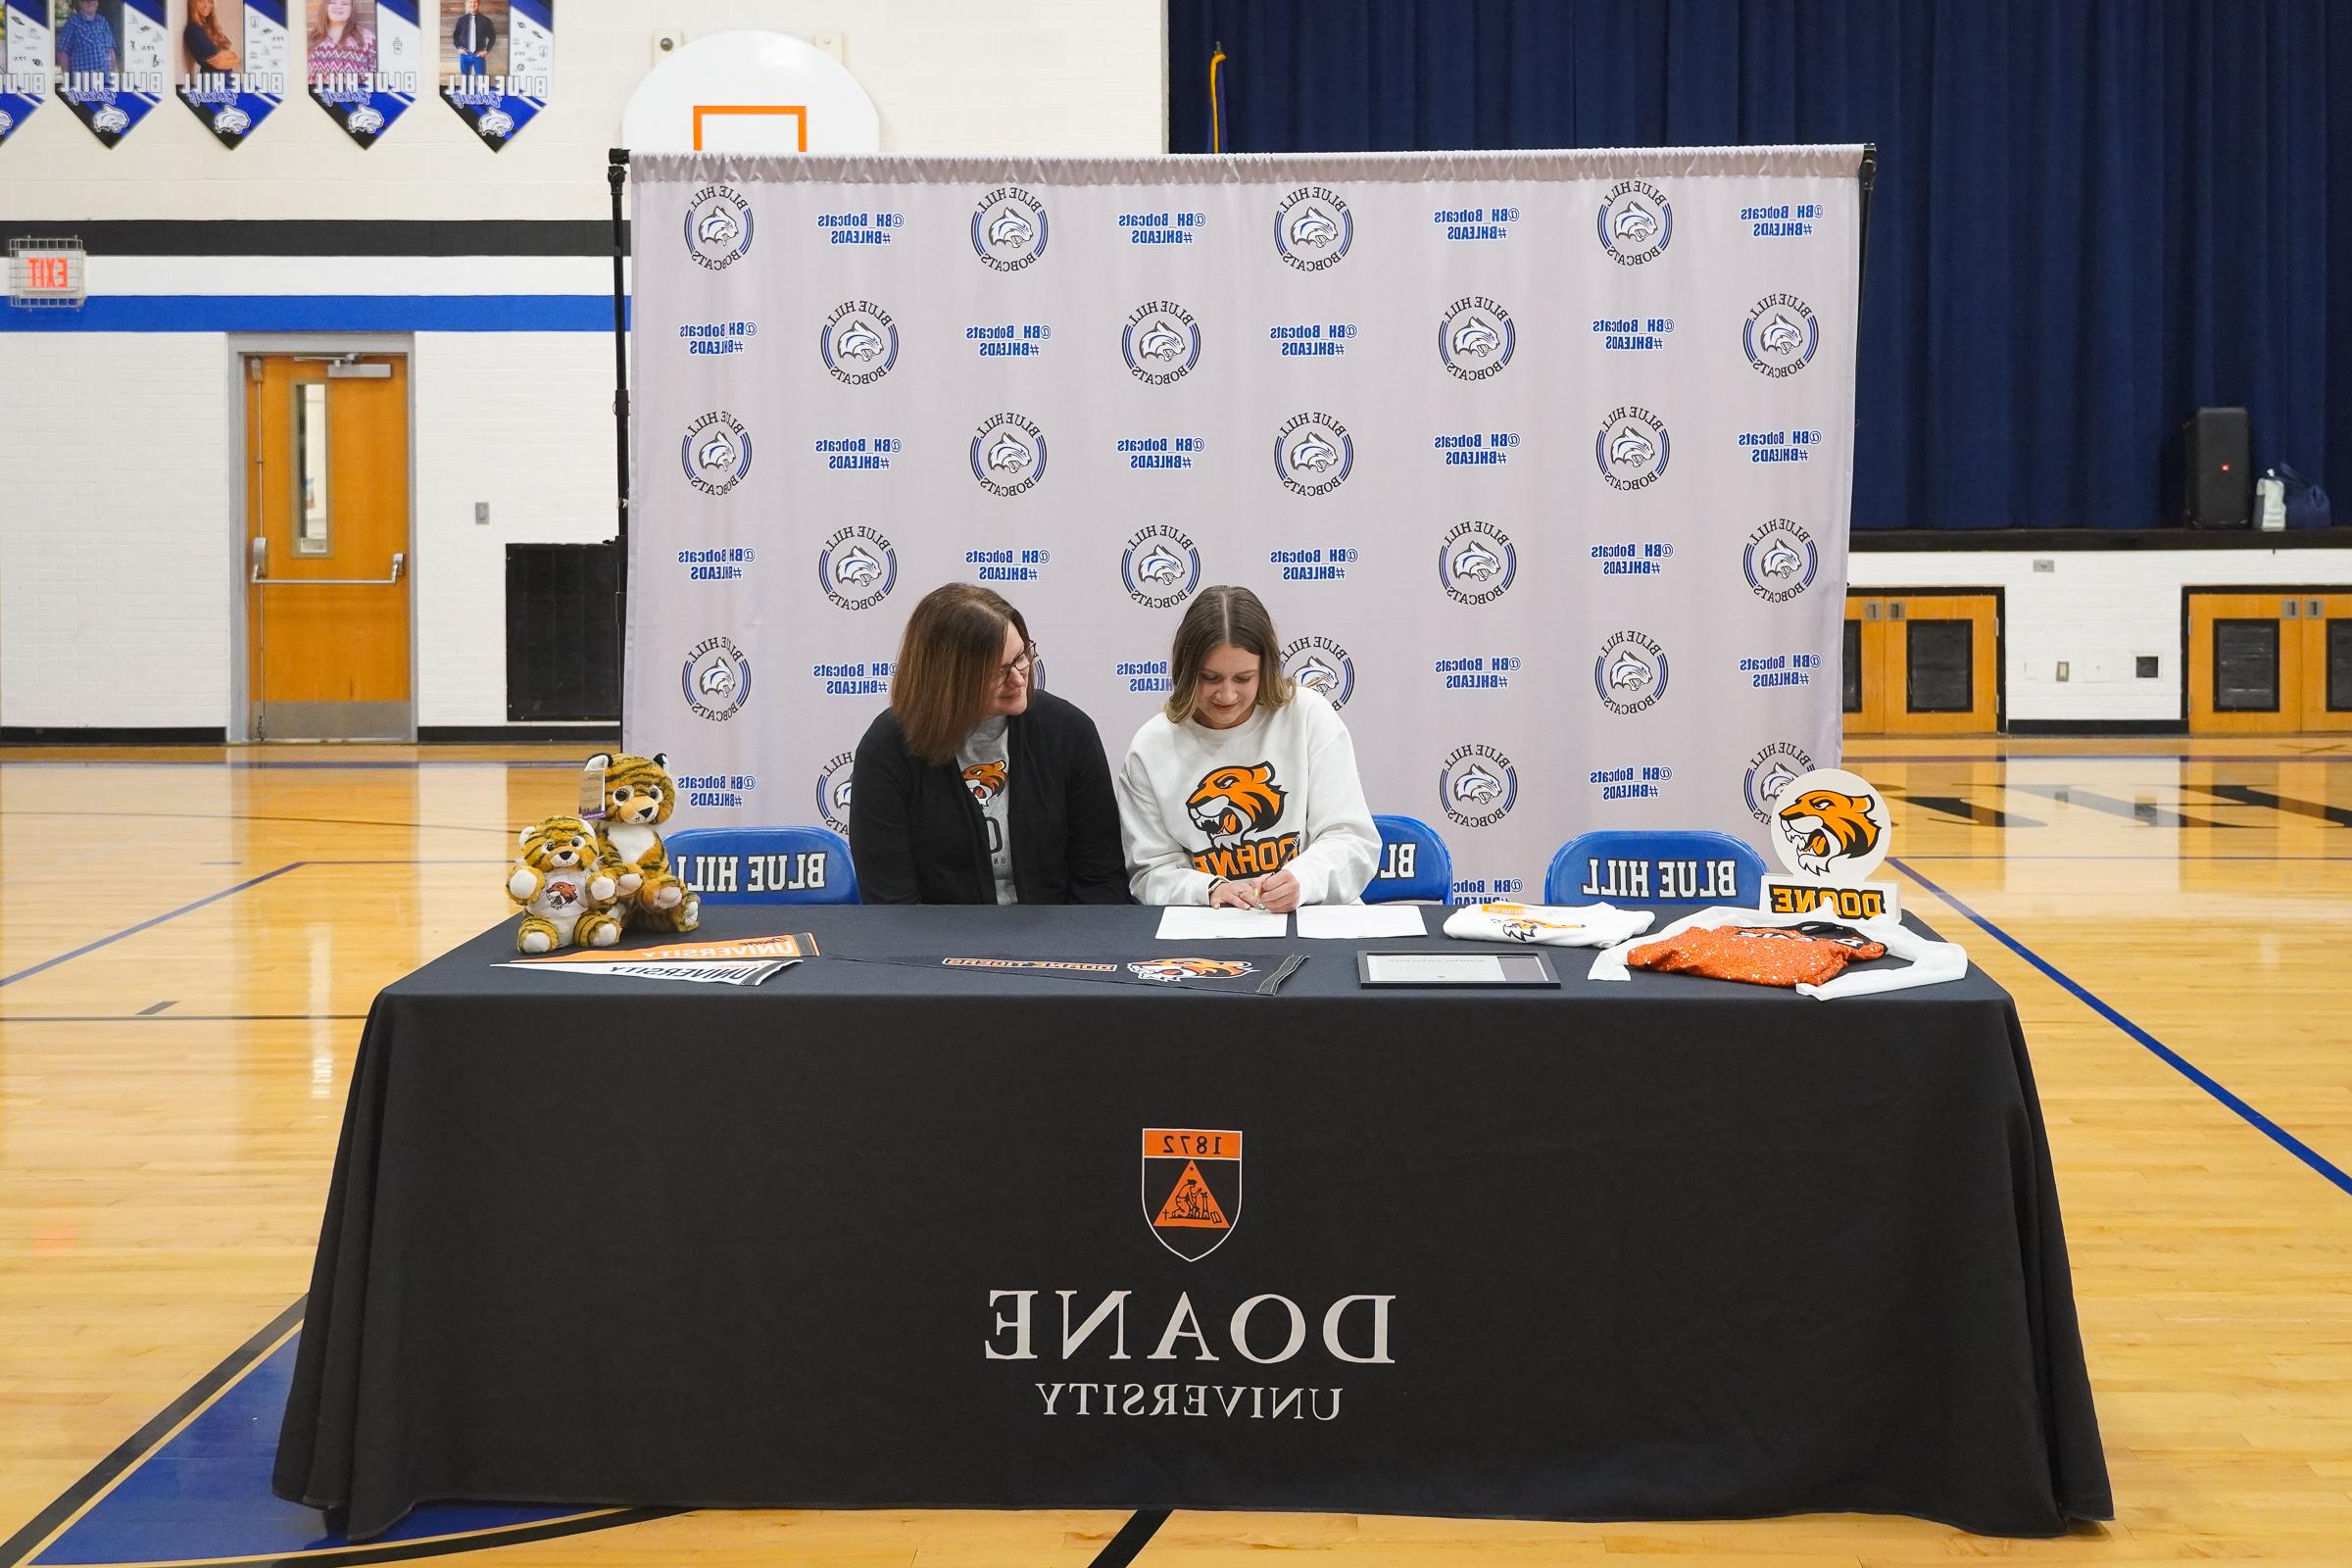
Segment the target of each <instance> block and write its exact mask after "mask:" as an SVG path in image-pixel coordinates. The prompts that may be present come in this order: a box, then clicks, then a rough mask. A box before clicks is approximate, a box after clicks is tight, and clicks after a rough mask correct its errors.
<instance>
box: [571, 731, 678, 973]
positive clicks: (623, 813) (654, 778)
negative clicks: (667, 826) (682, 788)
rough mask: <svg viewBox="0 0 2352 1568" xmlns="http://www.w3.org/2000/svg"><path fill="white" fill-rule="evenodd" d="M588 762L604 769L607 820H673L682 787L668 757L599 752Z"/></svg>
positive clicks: (657, 822) (635, 823) (648, 822)
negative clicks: (670, 816)
mask: <svg viewBox="0 0 2352 1568" xmlns="http://www.w3.org/2000/svg"><path fill="white" fill-rule="evenodd" d="M587 765H588V766H589V767H591V768H599V767H601V768H603V769H604V772H605V819H606V820H607V821H609V822H616V823H627V824H629V825H630V826H633V827H636V826H653V827H659V826H661V825H662V823H664V822H666V821H668V820H669V813H670V810H671V809H672V808H674V807H675V806H676V805H677V804H678V786H677V784H676V783H675V781H673V780H672V779H671V778H670V776H669V759H668V758H667V757H666V756H664V755H663V754H662V753H660V752H656V753H655V754H654V755H653V756H651V757H631V756H629V755H628V754H627V753H625V752H624V753H622V754H620V755H618V756H614V755H613V754H612V753H610V752H599V753H598V754H597V755H596V756H594V757H591V758H590V759H588V763H587ZM689 929H691V928H689Z"/></svg>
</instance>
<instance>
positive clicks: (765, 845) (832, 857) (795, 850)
mask: <svg viewBox="0 0 2352 1568" xmlns="http://www.w3.org/2000/svg"><path fill="white" fill-rule="evenodd" d="M662 843H663V845H665V846H666V847H667V849H668V851H669V869H670V871H671V873H672V874H673V875H675V876H676V877H677V878H678V880H679V881H681V882H683V883H685V884H686V885H687V886H688V887H689V888H691V889H693V890H694V891H695V892H696V893H699V894H701V895H702V899H703V902H704V903H705V904H856V903H857V902H858V871H857V868H856V867H854V866H853V865H851V864H850V843H849V840H847V839H845V838H843V837H842V836H841V835H840V834H838V833H835V832H833V831H832V830H830V829H828V828H821V827H690V828H687V829H685V830H684V831H683V832H678V833H672V834H670V835H669V836H668V837H667V838H665V839H663V840H662Z"/></svg>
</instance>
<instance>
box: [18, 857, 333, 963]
mask: <svg viewBox="0 0 2352 1568" xmlns="http://www.w3.org/2000/svg"><path fill="white" fill-rule="evenodd" d="M309 863H310V862H309V861H308V860H293V861H289V862H288V863H287V864H284V865H281V866H279V867H278V868H277V869H276V870H274V871H264V872H263V873H262V874H261V875H260V876H257V877H248V878H247V879H246V880H244V881H242V882H240V883H238V884H237V885H236V886H235V887H233V888H222V889H221V891H220V892H218V893H208V894H206V895H205V896H204V897H203V898H201V899H198V900H197V901H196V902H195V903H193V904H183V905H181V906H180V907H178V908H176V909H172V910H171V911H169V912H168V913H164V914H159V915H156V916H154V917H153V918H152V919H146V920H141V921H140V922H139V923H138V924H137V925H128V926H124V927H123V929H122V930H120V931H118V932H116V933H115V934H114V935H113V936H111V937H100V938H99V939H98V940H97V941H95V942H85V943H83V944H82V945H81V946H80V947H78V948H75V949H74V950H73V952H72V953H61V954H59V955H58V956H56V957H54V958H43V959H42V960H41V961H40V962H38V963H36V964H34V965H33V966H32V967H31V968H29V969H19V970H18V971H17V972H16V973H15V974H0V986H13V985H15V984H16V983H17V982H18V981H20V980H23V979H26V978H28V977H30V976H32V975H36V974H39V973H40V972H41V971H42V970H44V969H54V968H56V967H57V966H58V965H59V964H61V963H66V962H69V961H70V960H72V959H74V958H78V957H80V956H82V955H84V954H86V953H95V952H97V951H98V950H99V949H100V948H104V947H111V946H112V945H114V944H115V943H117V942H120V941H122V940H123V938H124V937H135V936H137V935H138V934H139V933H140V932H142V931H144V930H146V929H147V928H148V927H150V926H158V925H162V924H163V923H164V922H165V921H166V920H176V919H178V918H179V917H180V916H181V915H183V914H186V913H188V912H189V911H190V910H192V909H201V908H203V907H205V906H206V905H208V904H218V903H220V902H221V900H222V899H225V898H227V897H228V896H229V895H231V894H233V893H242V892H244V891H245V890H246V889H247V888H250V887H258V886H260V885H261V884H262V883H264V882H267V881H269V880H270V878H271V877H275V876H284V875H285V874H286V873H287V872H288V871H299V870H300V869H302V867H304V866H305V865H308V864H309Z"/></svg>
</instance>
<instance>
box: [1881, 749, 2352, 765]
mask: <svg viewBox="0 0 2352 1568" xmlns="http://www.w3.org/2000/svg"><path fill="white" fill-rule="evenodd" d="M1846 761H1848V762H1998V763H2001V764H2002V765H2004V766H2007V765H2009V764H2012V763H2016V762H2352V752H2328V753H2327V754H2325V755H2321V756H2299V757H2225V756H2222V755H2220V754H2218V753H2216V754H2213V755H2203V754H2200V753H2197V752H1997V753H1989V754H1986V755H1985V756H1981V757H1926V756H1913V755H1909V754H1905V753H1896V752H1888V753H1887V754H1886V755H1884V756H1881V755H1879V754H1877V753H1863V754H1861V755H1858V756H1849V757H1847V758H1846Z"/></svg>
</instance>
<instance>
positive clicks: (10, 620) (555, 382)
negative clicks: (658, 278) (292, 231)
mask: <svg viewBox="0 0 2352 1568" xmlns="http://www.w3.org/2000/svg"><path fill="white" fill-rule="evenodd" d="M174 14H175V15H176V8H175V11H174ZM733 27H761V28H767V29H771V30H775V31H782V32H789V33H794V34H797V35H799V36H803V37H806V36H809V35H810V34H813V33H815V32H818V31H820V30H830V31H834V32H838V33H840V34H841V35H842V36H843V39H844V45H845V47H844V61H845V63H846V64H847V65H848V67H849V68H850V70H851V71H852V73H855V74H856V75H857V76H858V80H859V82H860V83H861V84H862V85H863V86H864V88H865V90H866V92H867V93H868V94H869V95H870V96H871V97H872V98H873V100H874V102H875V105H876V107H877V108H878V109H879V111H880V114H881V123H882V145H883V147H884V148H885V149H886V150H889V151H894V152H941V153H946V152H1047V153H1093V154H1118V153H1152V152H1157V151H1158V150H1159V149H1160V147H1161V145H1162V137H1163V124H1164V113H1165V111H1164V107H1163V86H1164V82H1165V79H1166V72H1165V68H1164V65H1163V59H1162V51H1163V39H1164V36H1165V27H1164V23H1163V16H1162V10H1161V5H1160V0H993V3H991V4H989V5H986V6H976V5H972V4H970V3H969V0H858V3H856V4H846V5H845V4H842V3H841V0H829V3H828V0H564V4H563V5H562V6H560V7H558V9H557V36H556V90H555V94H554V96H553V99H552V100H551V102H550V104H549V107H548V109H547V111H546V112H545V113H544V114H542V115H541V116H540V117H539V118H538V119H537V120H535V121H534V122H533V123H531V125H530V126H529V127H528V128H527V129H526V130H524V132H523V133H522V134H521V135H520V136H518V137H516V138H515V142H514V143H513V144H512V145H511V146H509V147H507V148H505V149H504V150H502V151H500V152H497V153H492V152H491V151H489V150H488V149H487V148H485V147H483V146H482V145H481V144H480V143H479V142H478V141H476V140H475V139H474V137H473V134H472V132H471V131H470V130H468V129H467V128H466V126H465V124H464V123H462V122H460V120H459V119H458V117H457V116H456V115H455V114H453V113H451V112H450V110H449V109H448V108H447V106H445V105H443V104H442V103H441V102H439V100H438V99H437V98H435V97H433V96H431V95H429V94H428V95H426V96H425V97H422V98H420V99H419V100H418V101H417V104H416V106H415V107H414V108H412V109H411V110H410V111H409V112H408V114H407V115H406V116H405V117H404V118H403V119H402V120H401V122H400V123H398V124H397V125H395V126H394V127H393V129H392V130H391V132H390V133H389V134H387V135H386V136H385V137H384V138H383V140H382V141H381V142H380V143H379V144H378V145H376V146H375V147H373V148H369V149H366V150H363V149H361V148H359V147H357V146H355V145H354V144H353V143H352V142H351V141H350V140H349V139H348V138H347V137H346V136H345V135H344V134H343V132H342V131H341V130H340V129H339V128H338V127H337V126H336V125H335V124H334V123H332V122H331V121H330V120H329V119H328V118H327V116H326V115H325V114H324V113H323V112H321V111H320V110H319V109H318V108H317V106H315V105H313V104H312V103H310V102H309V101H308V100H307V99H306V98H304V97H302V96H301V95H299V94H297V95H296V96H295V97H293V98H291V99H289V100H288V101H287V102H286V103H285V104H284V105H283V106H281V107H280V108H279V109H278V111H277V112H276V114H275V115H273V116H272V117H271V118H270V120H269V121H268V122H267V123H264V124H263V125H262V126H261V127H260V129H259V130H257V131H256V132H255V134H254V136H253V138H252V140H251V141H250V142H249V143H248V144H247V145H246V146H244V147H241V148H238V149H237V150H236V151H234V152H233V153H232V152H230V151H229V150H228V149H226V148H223V147H221V146H220V145H219V144H218V143H216V142H214V141H213V140H212V138H211V136H210V135H209V134H208V133H207V132H206V130H205V128H204V127H203V126H202V125H201V124H200V123H198V122H197V120H196V118H195V117H194V116H193V115H190V114H188V113H187V112H186V111H185V110H184V109H183V108H181V107H180V106H179V105H178V104H177V103H173V102H166V103H163V104H160V105H158V106H157V108H156V109H155V111H154V112H153V113H152V114H151V115H150V116H149V117H148V119H147V120H146V121H145V122H144V123H142V124H140V125H139V127H138V128H137V129H136V130H135V131H134V132H133V133H132V134H131V135H130V136H128V137H126V138H125V139H124V140H123V143H122V145H121V146H119V147H117V148H115V149H113V150H111V151H110V150H108V149H106V148H103V147H101V146H100V145H99V143H98V141H97V139H96V138H95V137H93V136H91V135H90V133H89V132H88V131H87V130H85V129H84V128H83V127H82V126H81V124H80V123H78V122H77V121H75V120H74V119H73V115H72V113H71V112H70V111H69V110H68V109H66V108H65V107H64V106H63V105H62V104H60V103H58V102H56V101H55V100H54V99H53V100H52V101H51V102H50V103H49V104H48V105H46V106H45V107H44V108H43V109H42V110H41V111H40V112H39V113H38V114H37V115H35V116H33V117H32V118H31V119H30V120H28V121H27V122H26V123H25V124H24V125H23V126H22V127H21V128H20V129H19V130H18V131H17V132H16V134H15V135H13V136H12V137H11V138H10V140H9V143H8V146H7V148H6V149H5V152H0V238H4V237H5V236H6V235H7V234H8V233H11V232H15V231H16V230H15V229H13V228H12V226H11V225H12V224H15V223H22V222H27V221H38V222H42V223H81V222H91V221H130V220H158V219H161V220H179V221H262V220H275V221H284V220H313V221H315V220H343V221H385V220H462V221H486V220H516V219H520V220H541V221H545V220H572V221H598V222H601V221H604V220H605V219H606V218H607V216H608V213H609V210H610V208H609V201H610V197H609V193H608V187H607V184H606V180H605V165H606V158H605V154H606V150H607V149H608V148H609V147H611V146H612V145H613V143H614V142H615V141H617V140H618V139H619V123H620V112H621V108H622V106H623V104H625V103H626V101H627V99H628V96H629V94H630V92H631V91H632V90H634V88H635V87H636V85H637V83H638V82H639V81H640V80H641V79H642V78H643V77H644V74H645V73H646V72H647V71H648V70H649V69H651V67H652V64H653V60H654V55H653V37H654V34H655V33H656V32H658V31H661V30H663V29H665V28H683V29H684V30H685V32H686V33H687V35H688V36H689V37H701V36H705V35H707V34H710V33H712V32H717V31H722V30H725V29H728V28H733ZM609 276H610V273H609V271H608V270H607V269H606V265H605V264H602V263H598V262H594V261H593V260H582V259H578V258H549V259H534V258H515V257H502V258H495V259H490V258H483V259H470V260H468V259H455V260H451V259H429V260H422V261H419V260H416V259H409V258H400V257H377V256H369V257H355V258H349V259H338V258H304V259H300V260H293V259H283V258H268V257H263V258H253V257H245V256H239V257H221V258H213V259H207V258H204V257H191V258H183V257H140V256H123V257H107V256H105V255H100V256H97V257H94V258H93V259H92V263H91V266H90V273H89V277H90V286H91V288H92V289H93V291H95V292H98V293H109V292H111V293H114V294H117V295H130V294H135V295H152V296H167V297H169V296H179V295H190V294H209V295H220V294H236V293H246V292H252V293H266V294H285V293H312V294H329V293H345V292H354V293H439V294H477V293H478V294H487V295H497V294H504V293H515V294H525V293H528V294H583V293H591V292H595V291H601V290H603V289H604V288H605V287H606V286H607V282H608V280H609ZM5 316H6V313H0V430H5V431H7V432H8V433H9V434H8V440H7V449H8V452H7V456H6V458H5V460H0V474H4V475H5V478H4V479H0V727H5V728H17V727H43V728H49V727H82V728H185V727H198V728H206V729H216V728H223V727H225V728H228V729H229V730H230V731H231V732H232V733H233V732H234V730H235V728H236V725H237V715H235V714H233V713H232V712H231V711H230V710H231V704H232V702H233V701H234V698H235V691H236V682H235V681H234V680H233V679H232V671H231V659H232V652H233V649H234V647H235V635H236V628H235V625H234V620H235V617H236V616H237V615H238V614H239V613H240V610H239V606H240V600H239V599H238V597H237V595H238V588H237V573H238V570H239V566H238V563H237V557H236V541H237V539H238V536H239V535H240V533H241V532H242V525H241V521H240V520H239V519H238V518H236V517H235V516H233V515H232V503H231V481H232V471H231V463H232V460H231V447H232V443H233V442H234V440H235V433H234V432H235V430H236V424H235V420H234V418H233V417H232V416H233V415H234V413H235V411H234V410H232V407H231V399H232V396H233V392H232V381H231V377H230V369H231V367H230V364H229V359H230V355H231V346H230V342H229V339H228V337H227V336H226V335H225V334H224V333H223V332H220V331H176V332H151V333H150V332H140V333H120V334H117V333H92V332H67V333H50V332H43V333H28V332H22V331H11V330H8V325H9V323H8V321H7V319H5ZM412 353H413V358H412V360H411V372H412V375H413V376H414V398H415V407H416V419H415V425H414V428H413V431H412V439H413V441H414V442H415V450H416V463H415V471H416V487H415V494H414V504H415V510H416V518H417V525H416V530H417V531H416V540H415V543H416V549H415V558H416V560H415V565H416V578H415V592H416V595H417V600H416V605H417V612H416V613H417V722H418V723H419V724H420V725H422V726H428V727H432V726H447V725H473V724H500V723H504V722H505V721H506V660H505V653H506V639H505V594H506V571H505V560H506V557H505V550H506V546H507V545H508V544H510V543H547V542H579V541H588V540H595V539H602V538H606V537H609V536H610V534H611V532H612V528H613V415H612V340H611V338H610V336H609V335H607V334H606V333H605V332H603V331H598V330H585V331H565V332H554V331H544V332H542V331H534V332H418V333H417V334H415V337H414V342H413V345H412ZM485 446H491V447H494V449H495V451H496V452H497V460H496V461H495V462H489V463H485V462H481V461H478V458H475V457H469V456H468V455H469V454H478V453H479V452H480V451H481V450H482V449H483V448H484V447H485ZM476 502H488V503H489V505H490V515H491V522H490V524H489V526H487V527H477V526H476V525H475V524H474V521H473V509H474V504H475V503H476Z"/></svg>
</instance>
